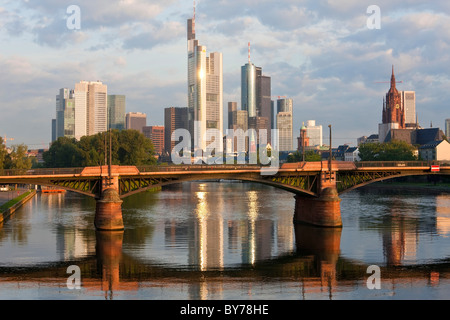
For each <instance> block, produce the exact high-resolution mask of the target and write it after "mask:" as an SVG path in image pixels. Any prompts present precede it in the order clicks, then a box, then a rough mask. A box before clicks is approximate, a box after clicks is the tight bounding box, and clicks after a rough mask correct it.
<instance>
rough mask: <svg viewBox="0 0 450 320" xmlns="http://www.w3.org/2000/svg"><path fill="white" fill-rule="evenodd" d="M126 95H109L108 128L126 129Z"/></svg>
mask: <svg viewBox="0 0 450 320" xmlns="http://www.w3.org/2000/svg"><path fill="white" fill-rule="evenodd" d="M125 127H126V125H125V96H124V95H108V129H117V130H124V129H125Z"/></svg>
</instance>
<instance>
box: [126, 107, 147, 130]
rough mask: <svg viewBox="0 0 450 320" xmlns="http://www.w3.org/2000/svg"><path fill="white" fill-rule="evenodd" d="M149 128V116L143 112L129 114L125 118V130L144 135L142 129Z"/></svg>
mask: <svg viewBox="0 0 450 320" xmlns="http://www.w3.org/2000/svg"><path fill="white" fill-rule="evenodd" d="M145 126H147V115H146V114H145V113H141V112H128V113H127V114H126V116H125V128H126V129H127V130H128V129H132V130H137V131H139V132H140V133H142V128H143V127H145Z"/></svg>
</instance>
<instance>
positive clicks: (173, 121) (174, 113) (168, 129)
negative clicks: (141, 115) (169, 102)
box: [164, 107, 189, 155]
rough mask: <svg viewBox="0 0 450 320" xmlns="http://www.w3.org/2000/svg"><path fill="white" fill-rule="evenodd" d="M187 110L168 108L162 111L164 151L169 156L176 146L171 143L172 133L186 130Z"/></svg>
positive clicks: (174, 143)
mask: <svg viewBox="0 0 450 320" xmlns="http://www.w3.org/2000/svg"><path fill="white" fill-rule="evenodd" d="M188 111H189V109H188V108H179V107H169V108H165V109H164V151H165V152H166V153H167V154H169V155H170V154H171V153H172V150H173V148H174V147H175V145H176V144H177V142H176V141H172V133H173V132H174V131H175V130H177V129H186V130H188V128H189V124H188V113H189V112H188Z"/></svg>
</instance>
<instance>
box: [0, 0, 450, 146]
mask: <svg viewBox="0 0 450 320" xmlns="http://www.w3.org/2000/svg"><path fill="white" fill-rule="evenodd" d="M72 5H76V6H77V7H78V8H79V13H80V15H79V18H80V19H79V22H80V25H79V29H78V28H73V27H68V20H69V22H74V21H75V20H73V18H74V17H75V16H74V14H75V12H74V11H72V10H69V11H68V10H67V9H68V8H69V7H70V6H72ZM371 5H376V6H377V7H378V8H379V10H380V11H379V16H377V13H376V12H374V11H372V10H369V11H368V8H369V6H371ZM192 15H193V1H192V0H178V1H177V0H151V1H144V0H120V1H106V0H97V1H92V0H79V1H75V0H71V1H60V0H58V1H57V0H42V1H37V0H14V1H9V0H0V136H2V137H3V138H5V137H6V138H7V145H8V146H10V145H12V144H20V143H24V144H26V145H28V147H29V148H30V149H33V148H46V147H48V144H49V142H50V140H51V119H52V118H55V113H56V112H55V96H56V95H57V94H58V91H59V89H60V88H71V89H73V88H74V87H75V83H77V82H79V81H81V80H88V81H97V80H99V81H102V82H103V83H105V84H106V85H107V86H108V94H123V95H125V96H126V112H143V113H146V114H147V125H164V108H167V107H171V106H176V107H186V106H187V39H186V34H187V30H186V25H187V19H189V18H191V17H192ZM377 17H379V20H376V19H377ZM375 22H379V25H376V24H375ZM72 25H73V24H70V23H69V26H72ZM374 26H375V27H377V26H379V28H374ZM196 38H197V39H198V40H199V42H200V44H202V45H204V46H206V47H207V51H208V52H222V53H223V70H224V76H223V77H224V78H223V80H224V101H223V103H224V127H225V128H226V126H227V116H226V112H227V104H228V102H230V101H236V102H238V106H240V85H241V84H240V81H241V80H240V68H241V66H242V65H244V64H245V63H247V61H248V46H247V44H248V42H250V43H251V60H252V62H253V63H254V64H255V65H257V66H259V67H262V70H263V74H264V75H266V76H270V77H271V81H272V95H273V96H274V97H275V98H276V96H286V97H288V98H292V99H293V103H294V110H293V113H294V114H293V118H294V139H295V140H294V145H296V137H298V136H299V131H300V127H301V125H302V123H303V122H306V121H308V120H316V123H317V124H319V125H322V126H323V133H324V143H327V142H328V137H329V134H328V132H329V129H328V125H330V124H331V126H332V138H333V146H338V145H341V144H345V143H346V144H349V145H356V139H357V138H358V137H360V136H363V135H366V136H369V135H371V134H374V133H378V124H379V123H380V122H381V114H382V105H383V97H384V96H385V94H386V93H387V91H388V90H389V86H390V83H389V81H390V77H391V70H392V66H394V70H395V76H396V80H397V81H401V83H400V82H399V83H398V84H397V88H398V89H399V90H412V91H415V92H416V110H417V115H418V120H419V123H420V125H421V126H422V127H430V125H432V126H433V127H440V128H441V129H443V128H444V121H445V119H446V118H450V78H449V75H450V2H449V1H446V0H442V1H441V0H438V1H418V0H403V1H398V0H389V1H388V0H371V1H361V0H339V1H337V0H336V1H333V0H315V1H312V0H281V1H279V0H278V1H267V0H239V1H235V0H214V1H213V0H197V1H196ZM9 139H14V140H9Z"/></svg>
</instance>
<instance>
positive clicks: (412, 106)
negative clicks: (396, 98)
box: [400, 91, 417, 127]
mask: <svg viewBox="0 0 450 320" xmlns="http://www.w3.org/2000/svg"><path fill="white" fill-rule="evenodd" d="M400 93H401V97H402V105H403V109H404V111H405V125H408V124H409V126H411V125H413V127H415V124H416V120H417V119H416V92H415V91H400Z"/></svg>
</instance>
